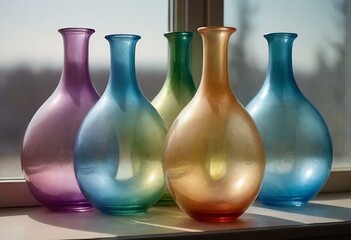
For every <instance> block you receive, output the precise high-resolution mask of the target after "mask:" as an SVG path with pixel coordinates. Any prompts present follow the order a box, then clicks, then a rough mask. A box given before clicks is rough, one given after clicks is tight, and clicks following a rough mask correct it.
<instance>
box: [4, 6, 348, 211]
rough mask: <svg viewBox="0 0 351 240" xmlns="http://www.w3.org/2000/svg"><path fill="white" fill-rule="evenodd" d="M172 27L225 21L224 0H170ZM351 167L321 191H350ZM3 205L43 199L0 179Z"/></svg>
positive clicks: (19, 182)
mask: <svg viewBox="0 0 351 240" xmlns="http://www.w3.org/2000/svg"><path fill="white" fill-rule="evenodd" d="M168 4H169V5H168V18H169V24H168V25H169V26H168V28H169V31H172V32H173V31H193V32H196V30H197V28H198V27H200V26H208V25H218V26H221V25H223V19H224V11H223V10H224V1H223V0H169V2H168ZM191 55H192V59H191V66H192V73H193V76H194V79H195V84H199V81H200V78H201V71H202V41H201V37H200V36H199V35H198V34H196V35H195V37H194V39H193V45H192V53H191ZM345 179H351V168H335V169H332V171H331V173H330V176H329V178H328V181H327V183H326V184H325V186H324V187H323V189H322V190H321V191H320V193H332V192H333V193H336V192H350V191H351V181H345ZM0 196H1V197H0V208H1V207H23V206H37V205H39V203H38V202H37V201H36V200H35V198H34V197H33V196H32V194H31V193H30V191H29V189H28V187H27V184H26V181H25V179H24V178H9V179H0Z"/></svg>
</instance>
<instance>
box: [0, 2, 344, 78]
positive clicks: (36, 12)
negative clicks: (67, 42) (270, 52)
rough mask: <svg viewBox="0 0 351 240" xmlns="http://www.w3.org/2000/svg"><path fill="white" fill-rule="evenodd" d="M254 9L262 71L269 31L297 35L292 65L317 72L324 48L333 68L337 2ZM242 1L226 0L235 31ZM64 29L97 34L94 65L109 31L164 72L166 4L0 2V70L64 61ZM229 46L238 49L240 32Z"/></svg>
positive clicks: (253, 38) (254, 49)
mask: <svg viewBox="0 0 351 240" xmlns="http://www.w3.org/2000/svg"><path fill="white" fill-rule="evenodd" d="M247 1H249V2H250V3H251V4H252V5H253V6H254V8H255V11H254V12H253V13H252V16H250V23H251V25H252V27H253V28H252V29H253V31H252V32H251V34H250V37H249V40H248V44H247V49H245V50H246V54H247V55H248V57H249V58H250V59H251V60H252V61H254V62H255V63H257V64H259V65H260V66H261V67H262V68H264V67H266V64H267V58H268V56H267V43H266V40H265V39H264V38H263V34H264V33H268V32H275V31H285V32H296V33H298V35H299V37H298V38H297V39H296V40H295V43H294V49H293V51H294V52H293V57H294V66H295V67H297V68H302V69H305V70H306V71H313V69H315V68H316V55H315V54H316V52H318V51H319V50H320V49H323V51H325V54H326V56H327V58H326V59H327V61H328V63H329V64H333V63H334V62H335V60H336V59H337V57H338V55H337V54H336V52H335V51H334V50H333V48H332V47H331V42H336V43H340V42H342V39H343V31H342V28H341V27H340V25H341V22H342V18H341V17H340V14H339V12H338V11H337V10H336V7H335V4H336V3H338V2H340V0H308V1H306V0H294V1H291V0H265V1H261V0H247ZM237 5H238V1H237V0H225V25H228V26H233V27H237V28H238V31H240V26H238V25H237V16H238V12H237V10H238V7H237ZM62 27H89V28H94V29H95V30H96V33H95V34H93V36H92V37H91V40H90V65H91V66H92V65H93V66H98V67H108V64H109V47H108V43H107V41H106V40H105V39H104V36H105V35H106V34H111V33H133V34H138V35H141V37H142V39H141V40H140V41H139V42H138V44H137V53H136V59H137V64H139V63H140V64H145V65H155V64H157V65H158V66H162V67H166V62H167V42H166V39H165V37H164V36H163V34H164V33H165V32H167V31H168V1H167V0H150V1H144V0H128V1H126V0H103V1H86V0H74V1H72V0H60V1H57V0H55V1H47V0H31V1H26V0H11V1H1V2H0V32H1V37H0V69H1V68H6V67H9V66H10V67H11V66H13V65H20V64H22V65H23V64H27V65H30V66H34V67H38V66H39V67H41V66H44V65H48V66H57V65H60V64H62V59H63V45H62V38H61V35H60V34H59V33H58V32H57V30H58V29H59V28H62ZM231 41H233V44H235V34H234V35H233V36H232V38H231Z"/></svg>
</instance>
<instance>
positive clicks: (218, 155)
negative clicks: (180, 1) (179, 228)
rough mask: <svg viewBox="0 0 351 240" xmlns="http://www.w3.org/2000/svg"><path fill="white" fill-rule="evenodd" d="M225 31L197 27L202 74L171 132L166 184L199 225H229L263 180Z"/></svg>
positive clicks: (256, 138) (256, 139)
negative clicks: (232, 76)
mask: <svg viewBox="0 0 351 240" xmlns="http://www.w3.org/2000/svg"><path fill="white" fill-rule="evenodd" d="M235 30H236V29H235V28H230V27H201V28H199V29H198V32H199V33H200V34H201V36H202V40H203V71H202V79H201V83H200V86H199V88H198V91H197V93H196V94H195V96H194V98H193V99H192V100H191V101H190V102H189V104H188V105H187V106H186V107H185V108H184V110H183V111H182V112H181V113H180V115H179V116H178V117H177V119H176V120H175V122H174V124H173V125H172V127H171V128H170V130H169V132H168V134H167V139H166V145H165V151H164V171H165V176H166V182H167V185H168V188H169V189H170V191H171V193H172V195H173V197H174V199H175V201H176V203H177V204H178V205H179V207H180V208H181V209H182V210H184V211H185V212H186V213H187V214H188V215H189V216H190V217H192V218H194V219H195V220H199V221H209V222H228V221H232V220H234V219H236V218H238V217H239V216H240V215H242V214H243V213H244V212H245V210H246V209H247V208H248V207H249V206H250V205H251V203H252V202H253V201H254V200H255V198H256V196H257V194H258V192H259V190H260V187H261V184H262V179H263V172H264V166H265V158H264V147H263V143H262V140H261V137H260V135H259V133H258V130H257V128H256V126H255V124H254V122H253V120H252V118H251V117H250V115H249V114H248V113H247V112H246V110H245V108H244V107H243V106H242V105H241V104H240V103H239V101H238V100H237V99H236V97H235V96H234V94H233V92H232V90H231V87H230V84H229V80H228V41H229V37H230V35H231V34H232V33H233V32H234V31H235Z"/></svg>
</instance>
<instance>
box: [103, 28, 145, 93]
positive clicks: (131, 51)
mask: <svg viewBox="0 0 351 240" xmlns="http://www.w3.org/2000/svg"><path fill="white" fill-rule="evenodd" d="M105 38H106V39H107V40H108V42H109V44H110V52H111V63H110V64H111V68H110V80H109V83H108V88H109V89H110V90H112V92H113V93H121V94H128V93H132V94H141V91H140V89H139V85H138V82H137V78H136V70H135V48H136V43H137V41H138V40H139V39H140V36H137V35H129V34H114V35H107V36H106V37H105Z"/></svg>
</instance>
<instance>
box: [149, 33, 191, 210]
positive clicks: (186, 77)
mask: <svg viewBox="0 0 351 240" xmlns="http://www.w3.org/2000/svg"><path fill="white" fill-rule="evenodd" d="M193 35H194V33H192V32H170V33H166V34H165V37H166V38H167V40H168V49H169V53H168V73H167V77H166V80H165V82H164V85H163V86H162V88H161V90H160V92H159V93H158V94H157V95H156V97H155V98H154V99H153V100H152V102H151V103H152V105H153V106H154V107H155V108H156V110H157V111H158V112H159V114H160V115H161V117H162V118H163V120H164V121H165V123H166V125H167V127H168V128H169V127H171V125H172V124H173V122H174V120H175V119H176V117H177V116H178V114H179V113H180V112H181V111H182V110H183V108H184V107H185V106H186V105H187V104H188V103H189V102H190V100H191V99H192V98H193V96H194V95H195V92H196V87H195V85H194V82H193V78H192V75H191V71H190V46H191V40H192V38H193ZM172 204H175V202H174V199H173V197H172V195H171V193H170V192H169V191H168V189H166V191H165V193H164V194H163V196H162V198H161V199H160V201H159V202H158V205H172Z"/></svg>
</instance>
